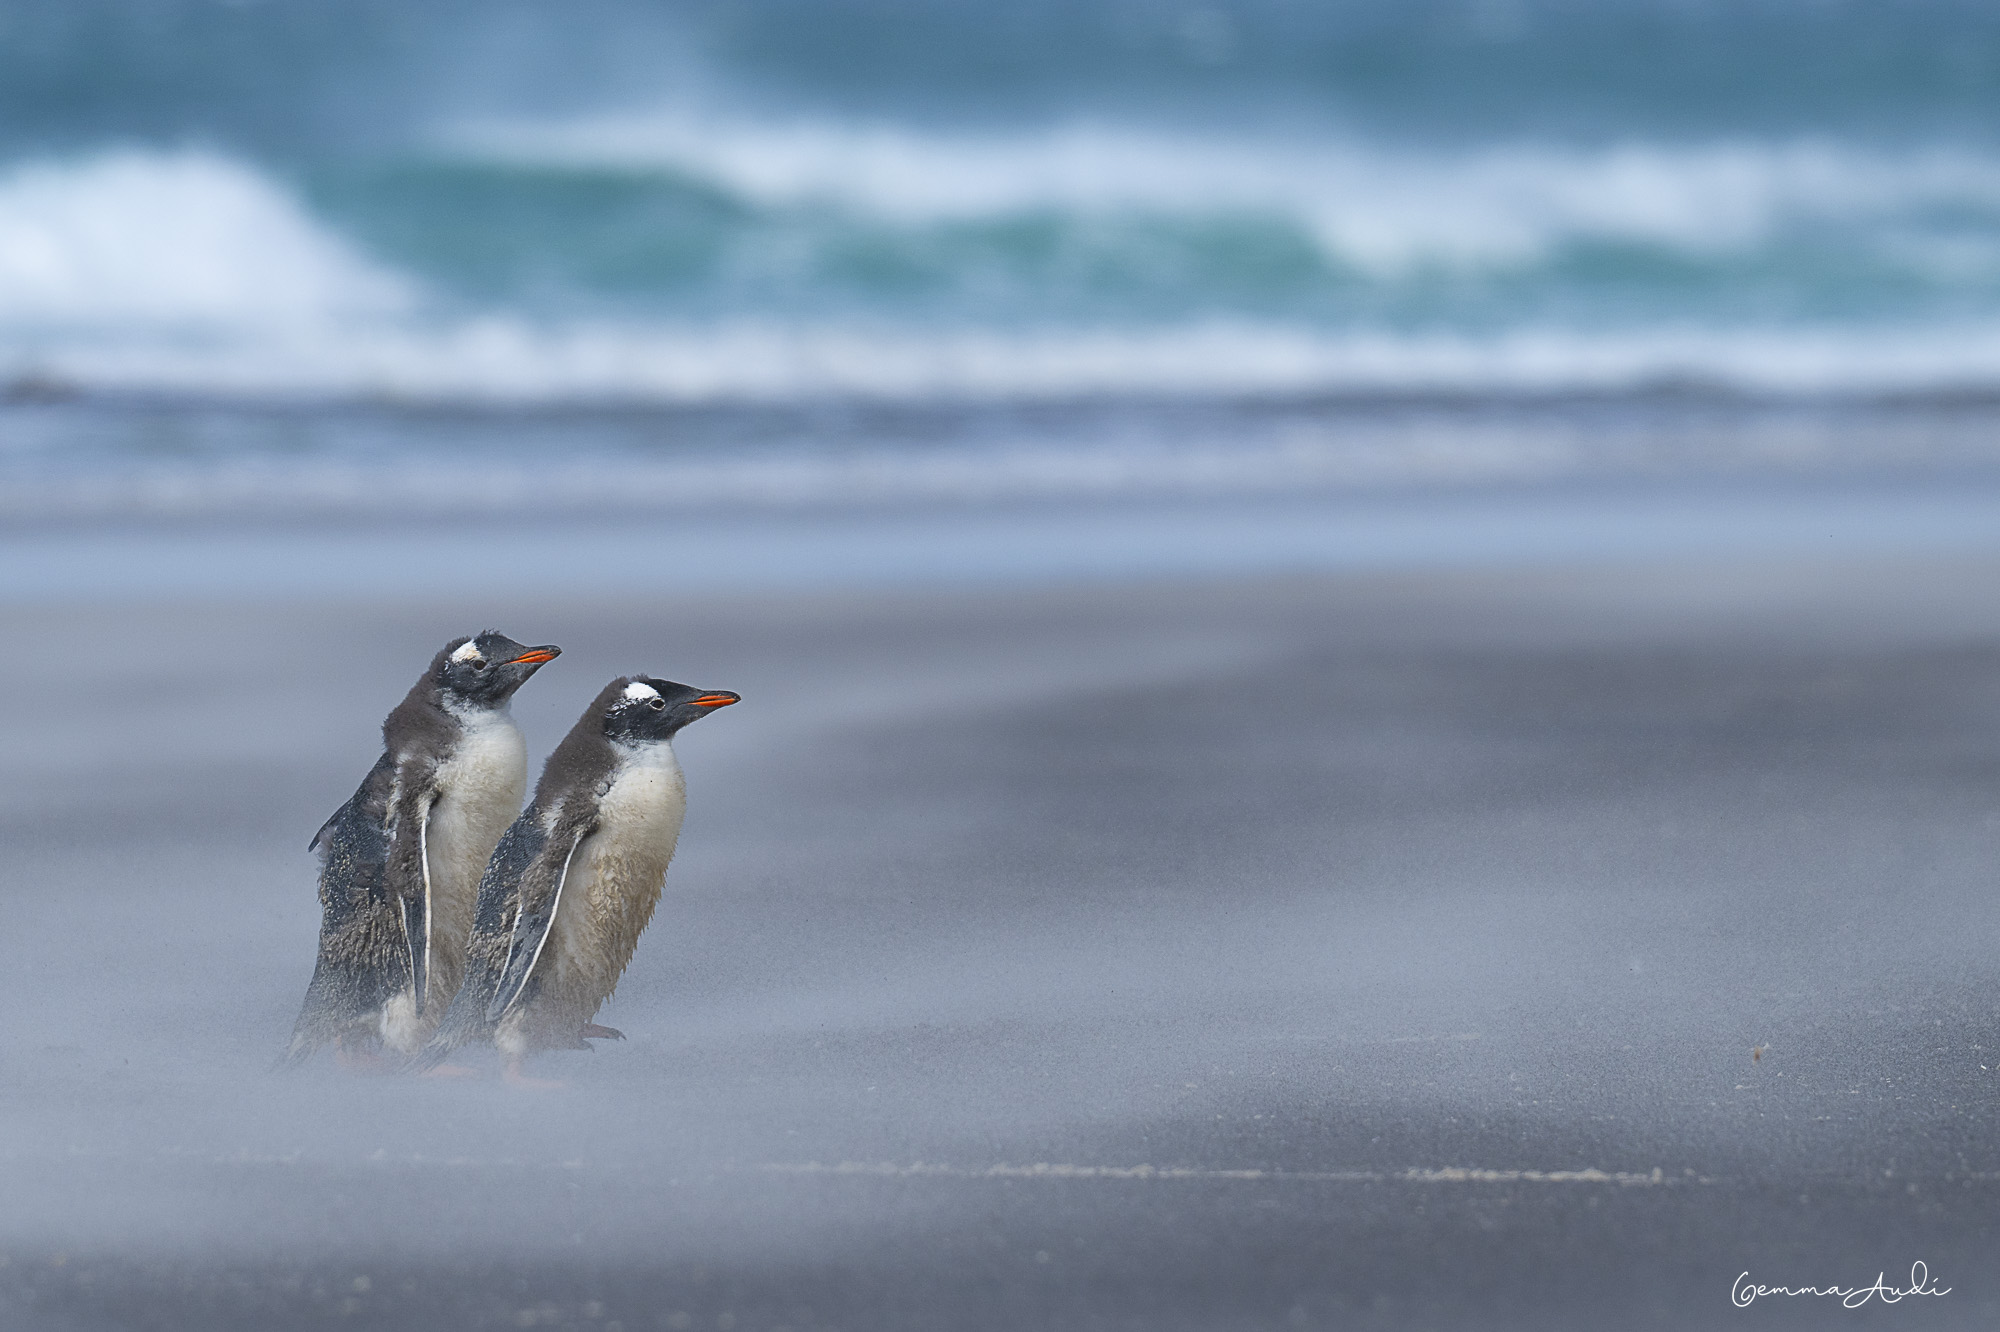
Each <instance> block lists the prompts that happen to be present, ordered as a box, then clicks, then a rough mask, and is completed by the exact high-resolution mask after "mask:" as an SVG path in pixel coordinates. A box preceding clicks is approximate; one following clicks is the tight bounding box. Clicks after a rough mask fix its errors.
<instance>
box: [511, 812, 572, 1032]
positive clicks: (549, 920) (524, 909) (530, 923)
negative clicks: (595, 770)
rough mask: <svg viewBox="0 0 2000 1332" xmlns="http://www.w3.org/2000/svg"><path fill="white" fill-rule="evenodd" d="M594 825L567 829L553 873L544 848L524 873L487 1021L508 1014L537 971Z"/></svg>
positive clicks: (551, 858) (551, 861) (548, 856)
mask: <svg viewBox="0 0 2000 1332" xmlns="http://www.w3.org/2000/svg"><path fill="white" fill-rule="evenodd" d="M593 827H594V825H585V826H583V827H579V828H572V829H569V830H568V831H569V833H570V836H569V837H568V838H566V839H565V840H566V841H567V842H568V844H569V845H568V847H567V849H565V850H564V851H563V855H562V862H561V866H560V868H557V869H556V870H555V872H554V873H553V874H551V873H549V872H548V871H549V869H550V868H551V867H552V864H553V857H552V856H551V855H550V854H549V853H548V851H544V853H543V854H542V855H541V856H539V857H537V858H536V859H537V863H536V864H535V865H533V866H531V867H530V868H529V872H528V873H527V874H525V875H523V876H522V878H521V906H520V911H519V912H518V913H517V914H516V915H515V917H514V937H513V939H512V940H511V941H510V942H509V943H508V945H507V963H506V965H505V966H504V967H502V968H501V971H500V985H499V988H498V989H496V990H495V991H494V992H493V997H492V998H491V999H490V1000H488V1001H487V1004H486V1020H487V1021H488V1022H498V1021H499V1020H500V1019H501V1018H502V1017H504V1016H506V1013H507V1010H508V1009H509V1008H512V1007H513V1006H514V1002H515V1001H516V1000H517V999H519V998H520V997H521V994H522V992H523V991H524V990H525V989H526V987H527V984H528V978H529V977H530V976H532V975H534V972H535V963H536V962H538V961H540V960H541V956H542V949H543V948H544V947H546V946H547V944H548V942H549V929H550V927H551V926H553V925H554V924H555V921H556V908H557V907H558V906H560V905H561V904H562V893H563V885H564V884H565V883H567V882H568V881H569V867H570V864H571V863H572V862H573V861H575V859H576V853H577V849H578V848H579V847H581V846H582V845H583V844H584V842H585V841H586V840H588V838H589V837H590V834H591V832H592V830H593ZM551 849H553V848H551ZM536 871H541V872H540V873H537V872H536Z"/></svg>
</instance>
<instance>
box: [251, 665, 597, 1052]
mask: <svg viewBox="0 0 2000 1332" xmlns="http://www.w3.org/2000/svg"><path fill="white" fill-rule="evenodd" d="M561 651H562V649H561V648H558V647H555V646H552V645H551V646H544V647H524V646H522V645H521V644H519V643H516V642H515V641H514V640H513V639H511V638H508V637H507V636H506V635H504V634H501V633H497V632H495V631H493V630H491V629H489V630H487V631H486V632H485V633H483V634H481V635H479V636H478V637H477V638H455V639H453V640H452V641H451V642H449V643H447V644H445V645H444V648H443V650H442V651H440V652H439V653H438V654H437V656H436V657H435V658H434V659H433V660H432V661H431V664H430V669H429V670H427V671H425V672H424V675H423V678H422V679H420V680H418V681H417V683H416V686H415V687H414V688H412V689H411V690H410V693H409V696H408V697H407V698H405V699H404V700H403V701H402V702H401V703H400V704H398V705H397V706H396V710H395V711H394V712H391V713H390V714H389V716H388V719H387V720H386V721H384V722H383V723H382V751H383V752H382V757H381V758H379V759H377V760H376V762H375V766H374V767H373V768H372V769H370V770H369V773H368V776H367V777H366V778H365V779H363V781H362V783H361V787H360V789H359V790H357V791H356V792H355V793H354V796H353V798H352V799H350V800H349V801H348V802H347V803H346V804H344V805H342V806H341V807H340V808H339V809H338V810H335V811H334V815H333V817H332V818H330V819H328V820H327V821H326V823H325V824H323V825H322V826H321V828H320V830H319V831H318V832H317V833H315V834H314V835H313V839H312V842H311V843H310V845H309V847H308V849H309V850H314V851H317V852H319V855H320V875H319V901H320V912H321V920H320V931H319V962H318V965H317V966H315V967H314V968H313V978H312V983H311V984H310V985H309V986H308V987H307V988H306V999H305V1005H304V1006H303V1007H302V1008H301V1009H300V1010H299V1018H298V1022H297V1023H296V1024H294V1026H293V1028H292V1042H291V1045H290V1047H289V1048H288V1049H287V1050H286V1052H285V1060H284V1062H285V1063H287V1064H296V1063H299V1062H301V1061H302V1060H304V1059H305V1058H306V1057H307V1056H309V1055H311V1054H312V1052H313V1051H314V1050H317V1049H318V1048H319V1047H320V1046H321V1045H324V1044H325V1043H326V1042H327V1041H329V1040H331V1041H334V1042H336V1043H337V1049H338V1052H339V1053H340V1055H341V1056H342V1059H343V1061H349V1060H355V1059H359V1058H363V1057H365V1056H364V1051H365V1050H366V1048H367V1046H368V1045H369V1043H370V1041H371V1039H380V1041H381V1042H382V1044H384V1045H386V1046H387V1047H389V1048H390V1049H391V1050H394V1051H396V1052H398V1053H399V1054H405V1055H407V1054H410V1053H412V1052H414V1051H415V1050H416V1049H417V1048H418V1047H419V1046H420V1045H422V1044H423V1042H424V1039H425V1038H426V1037H427V1036H429V1035H430V1034H431V1032H432V1031H434V1030H435V1029H436V1027H437V1022H438V1018H439V1017H440V1016H441V1015H442V1014H443V1013H444V1011H445V1007H446V1005H447V1004H449V1003H450V1002H451V997H452V995H454V994H455V993H457V991H458V985H459V981H460V979H461V977H462V976H463V975H464V967H465V944H466V939H467V936H468V935H470V933H471V931H472V913H473V905H474V903H475V901H476V900H477V896H478V887H479V875H480V871H481V870H482V869H484V868H485V865H486V862H487V859H488V858H489V857H490V856H491V855H492V853H493V847H494V844H495V843H497V842H498V841H499V840H500V834H501V833H502V832H504V831H505V830H506V828H507V825H508V824H509V823H510V822H512V820H513V818H514V816H515V814H516V813H517V812H518V811H519V810H520V808H521V796H522V794H523V793H524V792H525V791H526V789H527V785H528V750H527V746H526V744H525V743H523V741H522V739H521V732H520V729H519V728H518V727H516V726H515V725H514V719H513V717H512V716H510V715H509V714H508V710H507V705H508V703H509V701H510V700H512V698H513V697H514V691H515V690H517V689H519V688H520V687H521V686H522V685H523V684H524V683H526V681H527V679H528V677H529V676H531V675H533V674H534V673H535V672H536V671H537V670H539V669H540V668H541V666H542V664H543V663H544V662H547V661H552V660H554V659H555V657H556V656H557V655H558V654H559V653H560V652H561Z"/></svg>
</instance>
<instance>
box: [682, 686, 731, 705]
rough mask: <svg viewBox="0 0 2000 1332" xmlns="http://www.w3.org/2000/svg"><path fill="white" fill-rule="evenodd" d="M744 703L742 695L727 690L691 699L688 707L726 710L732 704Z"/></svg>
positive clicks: (719, 690)
mask: <svg viewBox="0 0 2000 1332" xmlns="http://www.w3.org/2000/svg"><path fill="white" fill-rule="evenodd" d="M742 701H743V697H742V695H740V694H732V693H730V692H729V691H728V690H726V689H718V690H716V691H715V692H714V693H712V694H703V695H702V696H701V697H700V698H691V699H689V700H688V706H689V707H695V708H726V707H728V706H729V705H730V704H731V703H741V702H742Z"/></svg>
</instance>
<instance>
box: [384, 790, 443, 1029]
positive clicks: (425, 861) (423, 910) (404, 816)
mask: <svg viewBox="0 0 2000 1332" xmlns="http://www.w3.org/2000/svg"><path fill="white" fill-rule="evenodd" d="M436 799H437V786H436V773H435V770H434V768H433V767H432V766H431V765H429V764H427V763H425V762H424V761H423V760H421V759H414V760H406V761H404V762H402V763H400V764H398V765H397V767H396V774H395V781H394V784H393V785H392V786H391V788H390V793H389V802H388V806H389V807H388V819H387V825H388V833H389V859H388V864H387V866H385V868H384V873H383V882H384V885H385V886H386V887H387V889H388V893H389V900H390V901H391V902H393V903H394V904H395V907H396V915H397V917H398V919H399V922H400V924H401V926H402V935H403V952H404V959H403V968H402V970H403V972H404V974H405V976H406V977H407V979H408V981H409V986H410V997H411V999H412V1000H413V1001H414V1002H415V1004H416V1008H417V1012H419V1013H421V1012H423V1011H424V989H425V982H426V981H428V980H429V978H430V938H431V930H430V923H431V910H430V905H431V904H430V896H431V865H430V853H429V852H430V848H429V845H428V842H429V833H430V820H431V806H432V805H433V804H434V803H435V802H436Z"/></svg>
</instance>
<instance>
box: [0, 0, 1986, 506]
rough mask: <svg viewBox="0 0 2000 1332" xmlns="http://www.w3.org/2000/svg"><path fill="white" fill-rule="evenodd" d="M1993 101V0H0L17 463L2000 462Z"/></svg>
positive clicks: (775, 474) (791, 491) (630, 493)
mask: <svg viewBox="0 0 2000 1332" xmlns="http://www.w3.org/2000/svg"><path fill="white" fill-rule="evenodd" d="M1995 126H2000V11H1992V10H1990V8H1989V7H1985V6H1979V5H1972V4H1961V3H1948V2H1947V0H1913V2H1912V3H1903V4H1897V5H1894V6H1886V5H1881V4H1863V3H1844V2H1832V0H1743V2H1742V3H1735V4H1729V5H1722V4H1707V3H1690V2H1688V0H1449V2H1446V0H1409V2H1407V3H1389V2H1388V0H1367V2H1356V3H1347V4H1339V5H1331V4H1329V5H1306V4H1298V3H1292V2H1290V0H1241V2H1239V3H1230V4H1202V3H1140V2H1139V0H1072V2H1070V3H1061V4H1058V3H1053V2H1052V0H1051V2H1047V3H1045V2H1043V0H1023V2H1022V3H1015V4H1009V5H1000V6H996V5H987V4H973V3H961V2H957V0H951V2H947V0H893V2H892V0H811V2H810V3H808V2H807V0H731V2H730V3H723V2H722V0H711V2H709V3H692V2H691V3H656V2H654V0H578V2H577V3H567V4H561V5H557V4H554V3H528V2H526V0H482V2H481V3H472V2H471V0H437V2H436V3H427V4H424V5H421V6H417V5H410V4H407V3H391V0H286V2H285V3H247V4H221V3H211V2H210V0H151V2H150V3H148V4H145V5H132V4H128V3H122V2H121V3H114V2H113V0H72V2H71V3H67V4H64V5H60V6H57V5H46V4H39V3H33V2H31V0H0V517H5V518H6V519H8V520H9V521H15V522H21V521H30V520H34V519H40V518H53V519H56V520H60V521H69V520H72V519H75V518H79V517H88V516H91V515H98V516H117V515H121V514H127V515H129V514H153V515H159V514H171V515H183V516H187V515H199V514H217V513H236V514H251V515H257V514H264V515H271V514H287V513H321V514H324V513H330V512H341V513H353V512H356V511H364V510H365V511H386V510H397V511H409V510H413V509H414V510H420V511H425V512H438V513H445V512H451V513H463V512H498V511H520V510H527V509H536V508H547V507H549V506H551V505H553V506H556V507H567V508H569V509H572V510H577V511H590V510H595V511H601V510H603V509H606V508H611V509H617V510H620V511H627V512H630V511H641V510H643V511H646V512H658V511H661V510H667V509H673V510H684V509H686V508H688V507H689V506H690V505H698V504H700V503H706V502H714V503H722V504H746V503H747V504H752V505H760V504H761V505H766V506H769V505H785V504H817V503H824V502H834V503H840V504H852V503H878V502H890V503H904V502H912V501H914V502H918V503H930V502H935V501H940V500H946V501H956V500H960V499H966V498H978V497H985V498H988V499H999V500H1007V501H1010V502H1011V501H1012V500H1016V499H1022V498H1026V497H1037V496H1039V497H1044V498H1050V497H1053V498H1062V497H1084V496H1088V497H1104V496H1109V495H1116V494H1128V495H1132V494H1146V495H1153V496H1162V495H1166V496H1174V495H1178V496H1216V495H1224V494H1227V495H1268V494H1275V493H1283V492H1286V491H1297V490H1301V489H1313V490H1317V491H1323V492H1331V491H1342V492H1354V491H1357V490H1365V489H1367V488H1369V487H1376V488H1380V487H1384V486H1387V487H1391V488H1394V487H1398V486H1410V485H1447V486H1459V485H1489V484H1520V483H1542V482H1555V483H1567V482H1569V481H1574V480H1590V479H1593V478H1597V479H1605V478H1609V479H1614V480H1616V479H1620V478H1623V479H1628V480H1629V479H1635V478H1641V477H1645V476H1658V477H1669V478H1672V477H1681V478H1688V477H1716V476H1749V475H1754V476H1764V477H1770V476H1787V477H1811V476H1825V477H1833V476H1839V477H1848V478H1852V477H1855V476H1858V475H1862V474H1864V473H1871V472H1873V473H1898V474H1907V473H1910V472H1912V471H1923V470H1925V469H1929V470H1930V472H1932V473H1933V474H1936V473H1938V472H1939V471H1940V469H1942V470H1945V471H1949V470H1951V469H1961V470H1963V469H1971V470H1973V471H1978V472H1981V473H1982V474H1984V473H1986V472H1990V471H1991V470H1992V468H1993V465H1994V463H1995V462H1996V461H2000V459H1996V456H1995V455H1996V452H2000V446H1997V445H1996V441H2000V430H1995V429H1994V428H1992V426H1993V420H1994V419H1995V418H1996V414H1995V412H1994V411H1993V409H1992V404H1993V403H1994V402H1995V401H1996V400H2000V399H1996V395H2000V134H1996V131H1995ZM697 472H698V476H697Z"/></svg>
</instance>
